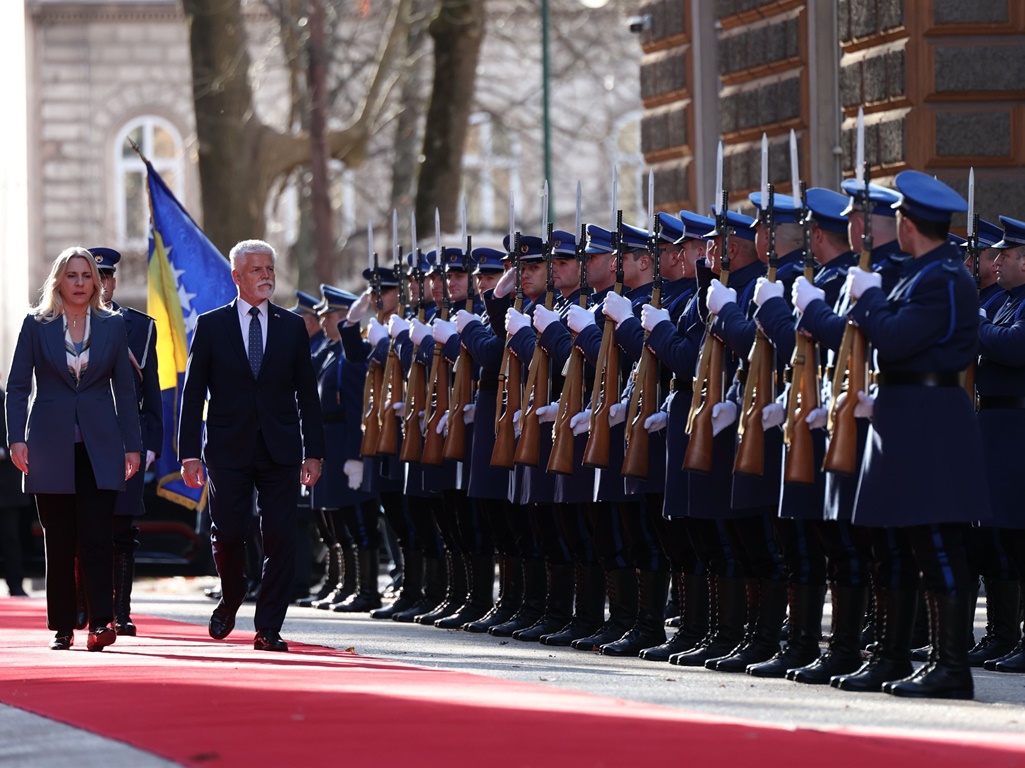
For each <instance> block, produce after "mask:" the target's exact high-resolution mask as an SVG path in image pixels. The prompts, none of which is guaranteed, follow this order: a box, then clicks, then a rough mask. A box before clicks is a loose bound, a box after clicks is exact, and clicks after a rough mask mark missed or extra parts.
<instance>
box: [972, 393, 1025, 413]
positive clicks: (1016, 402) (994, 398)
mask: <svg viewBox="0 0 1025 768" xmlns="http://www.w3.org/2000/svg"><path fill="white" fill-rule="evenodd" d="M987 408H1017V409H1025V396H1022V395H991V396H990V397H980V398H979V410H980V411H982V410H985V409H987Z"/></svg>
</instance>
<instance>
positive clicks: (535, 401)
mask: <svg viewBox="0 0 1025 768" xmlns="http://www.w3.org/2000/svg"><path fill="white" fill-rule="evenodd" d="M549 367H550V362H549V360H548V353H547V352H545V351H544V350H543V349H542V348H541V345H540V344H538V345H537V346H536V347H534V355H533V358H532V359H531V361H530V369H529V371H528V373H527V387H526V389H524V393H525V396H526V397H527V398H528V401H527V402H528V405H527V407H526V408H524V409H523V413H521V414H520V439H519V441H518V442H517V444H516V453H515V455H514V456H513V463H515V464H522V465H524V466H528V467H536V466H537V463H538V461H540V460H541V423H540V421H538V417H537V409H538V408H541V407H542V406H546V405H548V401H549V399H550V397H551V393H550V392H549V390H548V373H549Z"/></svg>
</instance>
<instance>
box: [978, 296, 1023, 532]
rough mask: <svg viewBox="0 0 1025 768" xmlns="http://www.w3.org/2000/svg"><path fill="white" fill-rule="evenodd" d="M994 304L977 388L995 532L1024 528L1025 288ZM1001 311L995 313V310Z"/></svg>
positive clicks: (982, 333) (984, 331) (985, 324)
mask: <svg viewBox="0 0 1025 768" xmlns="http://www.w3.org/2000/svg"><path fill="white" fill-rule="evenodd" d="M1001 292H1002V293H1003V294H1004V296H1003V297H1001V298H1003V299H1005V300H1004V301H999V300H992V299H991V302H990V307H991V308H990V309H989V310H988V312H989V318H990V319H987V320H983V321H982V323H981V324H980V326H979V363H978V368H977V369H976V374H975V389H976V392H977V394H978V398H979V412H978V419H979V429H980V430H981V431H982V444H983V448H984V450H985V451H986V454H985V457H986V471H987V476H988V478H989V488H990V497H991V501H992V510H993V519H992V521H991V522H990V523H989V525H992V526H994V527H997V528H1019V529H1020V528H1025V502H1023V500H1025V472H1022V471H1021V469H1020V467H1019V466H1018V463H1019V457H1020V455H1021V436H1022V435H1023V434H1025V285H1020V286H1018V287H1017V288H1014V289H1013V290H1012V291H1010V293H1008V292H1004V291H1001ZM994 306H996V307H998V309H993V308H992V307H994Z"/></svg>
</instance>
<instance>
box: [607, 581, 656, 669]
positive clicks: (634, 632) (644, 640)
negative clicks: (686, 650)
mask: <svg viewBox="0 0 1025 768" xmlns="http://www.w3.org/2000/svg"><path fill="white" fill-rule="evenodd" d="M668 593H669V572H668V571H638V572H637V619H636V621H634V625H633V626H632V627H631V628H630V630H629V631H628V632H627V633H626V634H624V635H623V636H622V637H621V638H619V639H618V640H613V641H612V642H611V643H605V644H604V645H602V646H601V647H600V650H601V653H602V655H603V656H637V655H638V654H640V652H641V651H643V650H644V649H646V648H654V647H655V646H657V645H661V644H662V643H664V642H665V641H666V625H665V610H666V596H667V594H668Z"/></svg>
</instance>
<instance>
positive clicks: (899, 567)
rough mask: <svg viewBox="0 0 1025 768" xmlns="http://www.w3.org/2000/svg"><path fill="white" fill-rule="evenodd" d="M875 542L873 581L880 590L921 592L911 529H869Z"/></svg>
mask: <svg viewBox="0 0 1025 768" xmlns="http://www.w3.org/2000/svg"><path fill="white" fill-rule="evenodd" d="M867 530H868V531H869V535H870V537H871V539H872V581H873V582H874V583H875V586H876V587H877V588H880V589H918V586H919V584H918V573H919V565H918V563H917V562H916V558H915V553H914V551H913V550H912V548H911V539H910V538H909V536H908V531H909V530H910V529H908V528H868V529H867Z"/></svg>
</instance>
